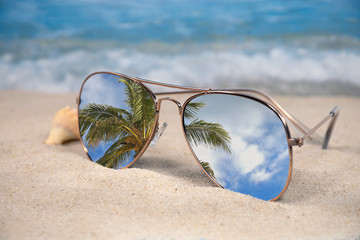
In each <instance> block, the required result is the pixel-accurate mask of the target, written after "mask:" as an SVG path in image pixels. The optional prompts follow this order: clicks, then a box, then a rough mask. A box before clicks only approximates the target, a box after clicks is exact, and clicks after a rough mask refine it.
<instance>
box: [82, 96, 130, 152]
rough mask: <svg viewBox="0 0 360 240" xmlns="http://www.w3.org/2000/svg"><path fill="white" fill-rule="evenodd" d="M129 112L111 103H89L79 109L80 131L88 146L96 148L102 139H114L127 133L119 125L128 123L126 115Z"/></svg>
mask: <svg viewBox="0 0 360 240" xmlns="http://www.w3.org/2000/svg"><path fill="white" fill-rule="evenodd" d="M127 115H129V113H128V112H127V111H126V110H124V109H120V108H115V107H112V106H109V105H102V104H95V103H91V104H88V105H87V106H86V107H85V108H83V109H81V110H80V111H79V123H80V132H81V135H82V136H84V140H85V141H86V142H87V145H88V147H91V148H94V147H96V146H97V145H98V144H99V143H100V142H102V141H112V140H115V139H117V138H118V137H121V136H122V135H124V134H125V133H124V132H123V130H121V129H120V128H119V126H122V125H126V120H125V118H126V117H125V118H124V116H127Z"/></svg>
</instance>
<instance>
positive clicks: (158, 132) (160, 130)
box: [150, 122, 168, 147]
mask: <svg viewBox="0 0 360 240" xmlns="http://www.w3.org/2000/svg"><path fill="white" fill-rule="evenodd" d="M167 125H168V124H167V122H164V123H163V124H162V125H161V127H160V129H156V133H155V136H154V138H153V139H152V141H151V143H150V147H154V146H155V144H156V142H157V141H158V140H159V139H160V137H161V135H162V134H163V133H164V131H165V129H166V127H167Z"/></svg>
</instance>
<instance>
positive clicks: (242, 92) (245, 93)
mask: <svg viewBox="0 0 360 240" xmlns="http://www.w3.org/2000/svg"><path fill="white" fill-rule="evenodd" d="M97 74H112V75H116V76H118V77H124V78H126V79H129V80H132V81H134V82H135V83H137V84H139V85H141V86H142V87H144V88H145V89H146V90H147V91H148V92H149V94H150V96H151V97H152V99H153V101H154V106H155V108H156V113H155V119H154V124H153V128H152V133H151V135H150V137H149V139H148V141H147V142H146V143H145V145H144V147H143V148H142V150H141V151H140V153H139V154H138V155H137V156H136V158H134V160H133V161H132V162H131V163H130V164H129V165H127V166H126V167H124V168H128V167H130V166H131V165H133V164H134V163H135V162H136V161H137V160H138V159H139V158H140V157H141V156H142V154H143V153H144V152H145V151H146V149H147V148H148V146H149V144H150V143H151V141H152V139H153V138H154V136H155V134H156V133H157V131H158V124H159V122H158V120H159V111H160V109H161V103H162V101H171V102H173V103H175V104H176V105H177V106H178V109H179V115H180V116H181V122H182V126H183V127H182V129H183V133H184V136H185V139H186V142H187V144H188V147H189V149H190V151H191V153H192V155H193V156H194V158H195V160H196V162H197V163H198V164H199V166H200V167H201V169H202V170H203V171H204V172H205V174H206V175H207V176H208V177H209V178H210V179H211V180H212V181H213V182H214V183H215V184H216V185H217V186H219V187H222V186H221V185H220V184H219V183H218V182H217V181H216V180H215V179H214V178H212V177H211V176H210V175H209V174H208V173H207V172H206V171H205V169H204V167H203V166H202V165H201V163H200V161H199V159H198V158H197V157H196V155H195V153H194V152H193V150H192V148H191V146H190V143H189V141H188V140H187V138H186V135H185V127H184V108H185V107H186V105H187V104H188V103H189V102H190V101H191V100H192V99H194V98H196V97H198V96H201V95H204V94H227V95H234V96H239V97H244V98H248V99H251V100H254V101H257V102H259V103H261V104H263V105H265V106H267V107H268V108H269V109H271V110H272V111H273V112H274V113H275V114H276V115H277V116H278V117H279V119H280V120H281V122H282V124H283V126H284V129H285V133H286V136H287V142H288V150H289V161H290V162H289V173H288V178H287V181H286V184H285V186H284V188H283V190H282V191H281V193H280V194H279V195H278V196H276V197H275V198H273V199H271V200H270V201H275V200H277V199H279V198H280V197H281V196H282V195H283V193H284V192H285V191H286V189H287V187H288V185H289V183H290V179H291V174H292V165H293V152H292V147H293V146H299V147H301V146H302V145H303V144H304V141H305V140H306V139H307V138H310V136H311V135H312V134H313V133H314V132H315V131H316V130H317V129H318V128H319V127H321V126H322V125H323V124H324V123H325V122H327V121H328V120H331V121H330V124H329V126H328V129H327V132H326V134H325V138H324V142H323V149H326V148H327V146H328V143H329V140H330V137H331V134H332V132H333V129H334V126H335V123H336V120H337V117H338V115H339V113H340V108H339V107H337V106H336V107H334V108H333V110H332V111H331V112H330V113H329V115H328V116H326V117H325V118H324V119H323V120H322V121H321V122H320V123H318V124H317V125H316V126H315V127H314V128H312V129H311V130H309V131H307V130H306V128H305V127H304V126H302V124H301V123H299V122H298V121H297V120H296V119H295V118H294V117H292V116H291V115H290V114H289V113H288V112H287V111H286V110H285V109H284V108H282V107H281V106H280V104H278V103H277V102H276V101H275V100H274V99H273V98H271V97H270V96H269V95H267V94H266V93H264V92H261V91H258V90H254V89H204V88H193V87H184V86H178V85H172V84H166V83H159V82H154V81H150V80H146V79H141V78H135V77H130V76H127V75H125V74H120V73H115V72H105V71H101V72H95V73H92V74H90V75H89V76H88V77H87V78H86V79H85V80H84V82H83V83H82V85H81V88H80V92H79V95H78V97H77V99H76V103H77V108H78V110H79V107H80V103H81V93H82V90H83V87H84V85H85V83H86V81H87V80H88V79H89V78H91V77H92V76H94V75H97ZM147 84H148V85H156V86H161V87H167V88H172V89H178V91H173V92H160V93H154V92H153V91H152V90H151V89H150V88H149V87H148V86H147ZM183 93H189V94H190V93H193V95H192V96H190V97H188V98H187V99H186V100H185V102H184V103H183V104H181V103H180V102H179V101H178V100H176V99H174V98H172V97H164V98H159V99H157V96H161V95H168V94H183ZM286 120H289V121H290V122H291V123H292V125H293V126H294V127H295V128H296V129H297V130H299V131H300V132H302V133H303V134H304V136H303V137H299V138H291V134H290V130H289V127H288V123H287V121H286ZM78 124H79V125H80V123H78ZM79 131H80V127H79ZM80 141H81V144H82V147H83V149H84V151H85V152H86V154H87V156H88V158H89V159H90V160H91V158H90V156H89V153H88V151H87V149H86V147H85V145H84V142H83V140H82V138H80ZM222 188H223V187H222Z"/></svg>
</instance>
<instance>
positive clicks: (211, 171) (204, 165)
mask: <svg viewBox="0 0 360 240" xmlns="http://www.w3.org/2000/svg"><path fill="white" fill-rule="evenodd" d="M199 161H200V164H201V165H202V166H203V168H204V169H205V170H206V172H207V173H208V174H209V175H210V176H211V177H212V178H214V179H215V180H216V177H215V174H214V171H213V170H212V168H211V165H210V163H208V162H205V161H201V160H199Z"/></svg>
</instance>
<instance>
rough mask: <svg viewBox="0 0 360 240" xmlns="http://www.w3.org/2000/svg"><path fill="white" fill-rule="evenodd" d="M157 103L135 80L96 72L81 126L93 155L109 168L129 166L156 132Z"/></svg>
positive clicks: (84, 95)
mask: <svg viewBox="0 0 360 240" xmlns="http://www.w3.org/2000/svg"><path fill="white" fill-rule="evenodd" d="M154 119H155V104H154V100H153V98H152V97H151V95H150V93H149V92H148V91H147V90H146V89H145V88H144V87H142V86H140V85H139V84H137V83H135V82H134V81H132V80H129V79H126V78H123V77H119V76H116V75H113V74H96V75H93V76H92V77H90V78H89V79H88V80H87V81H86V82H85V84H84V86H83V89H82V92H81V96H80V104H79V127H80V134H81V138H82V141H83V143H84V146H85V147H86V149H87V151H88V155H89V156H90V158H91V159H92V160H93V161H94V162H97V163H99V164H101V165H103V166H106V167H109V168H114V169H118V168H123V167H126V166H128V165H129V164H130V163H131V162H132V161H133V160H134V159H135V158H136V156H137V155H138V154H139V153H140V152H141V150H142V149H143V147H144V146H145V144H146V143H147V141H148V139H149V137H150V136H151V134H152V130H153V124H154Z"/></svg>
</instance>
